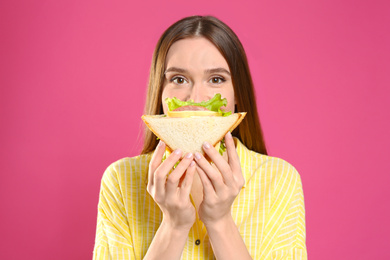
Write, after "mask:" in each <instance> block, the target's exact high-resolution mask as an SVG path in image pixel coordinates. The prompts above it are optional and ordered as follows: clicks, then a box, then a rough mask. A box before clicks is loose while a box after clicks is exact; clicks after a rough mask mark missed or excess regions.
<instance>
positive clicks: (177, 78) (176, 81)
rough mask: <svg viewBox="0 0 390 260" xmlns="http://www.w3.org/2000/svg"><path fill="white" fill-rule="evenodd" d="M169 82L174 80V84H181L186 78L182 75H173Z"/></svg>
mask: <svg viewBox="0 0 390 260" xmlns="http://www.w3.org/2000/svg"><path fill="white" fill-rule="evenodd" d="M171 82H174V83H176V84H179V85H181V84H184V83H186V82H187V81H186V79H185V78H183V77H173V78H172V79H171Z"/></svg>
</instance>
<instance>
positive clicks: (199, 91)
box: [189, 84, 207, 103]
mask: <svg viewBox="0 0 390 260" xmlns="http://www.w3.org/2000/svg"><path fill="white" fill-rule="evenodd" d="M189 99H191V100H193V101H194V102H196V103H199V102H202V101H205V100H206V99H207V97H206V93H205V92H204V88H203V87H202V85H201V84H194V85H193V86H192V88H191V93H190V97H189Z"/></svg>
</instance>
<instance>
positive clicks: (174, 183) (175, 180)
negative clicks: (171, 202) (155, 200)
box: [166, 153, 192, 193]
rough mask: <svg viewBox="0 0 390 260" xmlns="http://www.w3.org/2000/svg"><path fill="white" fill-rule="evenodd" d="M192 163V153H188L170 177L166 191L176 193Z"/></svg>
mask: <svg viewBox="0 0 390 260" xmlns="http://www.w3.org/2000/svg"><path fill="white" fill-rule="evenodd" d="M191 162H192V153H187V154H186V155H185V156H184V158H183V159H182V160H181V162H180V163H179V164H178V165H177V166H176V168H175V170H174V171H173V172H172V173H171V174H170V175H169V177H168V179H167V183H166V191H167V192H168V193H174V192H175V191H176V190H177V188H178V186H179V182H180V178H181V177H182V176H183V175H184V173H185V171H186V170H187V168H188V167H189V166H190V163H191Z"/></svg>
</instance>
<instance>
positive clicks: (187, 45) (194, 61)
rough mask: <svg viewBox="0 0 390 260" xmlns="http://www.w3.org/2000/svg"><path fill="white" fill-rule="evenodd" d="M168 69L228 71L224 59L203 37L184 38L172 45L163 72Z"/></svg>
mask: <svg viewBox="0 0 390 260" xmlns="http://www.w3.org/2000/svg"><path fill="white" fill-rule="evenodd" d="M170 67H175V68H181V69H185V70H191V69H196V68H199V67H201V68H202V69H205V68H206V69H209V70H210V69H215V68H224V69H225V70H227V71H229V66H228V64H227V62H226V60H225V58H224V57H223V56H222V54H221V53H220V52H219V50H218V49H217V48H216V47H215V45H214V44H213V43H211V42H210V41H209V40H207V39H206V38H204V37H196V38H186V39H182V40H179V41H177V42H175V43H173V44H172V46H171V47H170V49H169V51H168V54H167V57H166V60H165V70H167V69H169V68H170Z"/></svg>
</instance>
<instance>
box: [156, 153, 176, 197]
mask: <svg viewBox="0 0 390 260" xmlns="http://www.w3.org/2000/svg"><path fill="white" fill-rule="evenodd" d="M180 158H181V151H180V150H175V151H174V152H173V153H171V154H170V155H169V156H168V158H167V159H166V160H165V161H164V162H163V163H161V164H160V166H159V167H157V169H156V171H155V172H154V185H155V186H156V194H158V195H161V196H163V195H164V194H165V183H166V181H167V176H168V174H169V172H170V171H171V169H172V168H173V166H174V165H175V164H176V163H177V162H178V161H179V159H180Z"/></svg>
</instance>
